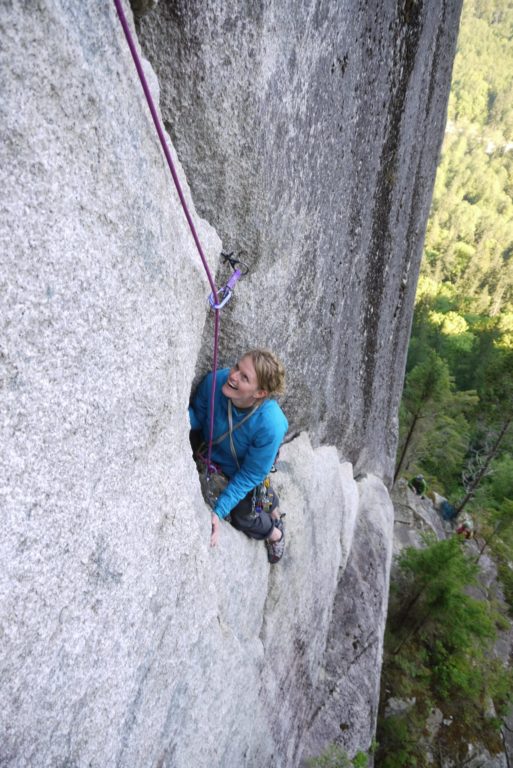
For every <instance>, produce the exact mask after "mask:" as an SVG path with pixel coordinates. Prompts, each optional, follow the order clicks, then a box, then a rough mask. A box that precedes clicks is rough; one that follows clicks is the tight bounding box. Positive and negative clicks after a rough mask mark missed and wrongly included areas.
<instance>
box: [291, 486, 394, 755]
mask: <svg viewBox="0 0 513 768" xmlns="http://www.w3.org/2000/svg"><path fill="white" fill-rule="evenodd" d="M358 491H359V500H360V501H359V504H360V510H359V515H358V518H357V525H356V530H355V533H354V538H353V544H352V548H351V554H350V558H349V562H348V563H347V567H346V568H345V569H344V571H343V575H342V576H341V578H340V581H339V586H338V590H337V595H336V598H335V603H334V606H333V618H332V622H331V630H330V633H329V636H328V642H327V645H326V653H325V656H324V661H323V668H322V672H321V675H320V679H319V684H318V686H317V689H316V691H315V701H314V706H313V708H312V713H311V716H310V721H309V723H308V728H307V729H306V730H305V735H304V741H303V748H304V752H303V757H304V758H305V759H306V758H308V757H314V756H316V755H318V754H320V753H321V752H322V751H323V750H324V749H325V748H326V746H327V745H328V744H330V743H337V744H339V745H340V746H342V747H343V748H344V749H345V750H346V752H347V753H348V754H350V755H354V754H355V753H356V752H358V750H360V749H362V748H363V749H367V748H368V747H369V746H370V744H371V742H372V739H373V736H374V733H375V730H376V722H377V716H378V701H379V677H380V670H381V659H382V651H383V629H384V626H385V622H386V613H387V604H388V583H389V577H390V566H391V560H392V552H391V548H390V541H391V539H392V537H393V528H394V509H393V506H392V502H391V500H390V498H389V496H388V493H387V490H386V488H385V487H384V485H383V483H382V482H381V481H380V480H379V479H378V478H376V477H372V476H368V477H365V478H362V479H361V480H360V481H359V482H358ZM304 765H306V763H304Z"/></svg>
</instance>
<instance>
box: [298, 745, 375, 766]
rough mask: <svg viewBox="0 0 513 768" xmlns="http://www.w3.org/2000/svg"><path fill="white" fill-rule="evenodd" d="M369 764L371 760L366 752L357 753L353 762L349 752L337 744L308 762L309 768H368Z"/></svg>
mask: <svg viewBox="0 0 513 768" xmlns="http://www.w3.org/2000/svg"><path fill="white" fill-rule="evenodd" d="M368 764H369V758H368V755H367V754H366V753H365V752H357V753H356V755H355V756H354V757H353V759H352V760H351V759H350V758H349V757H348V755H347V752H345V751H344V750H343V749H342V747H339V746H338V745H337V744H330V745H329V747H328V748H327V749H326V750H325V751H324V752H323V753H322V755H319V757H314V758H311V759H310V760H308V766H309V768H367V766H368Z"/></svg>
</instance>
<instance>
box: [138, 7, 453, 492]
mask: <svg viewBox="0 0 513 768" xmlns="http://www.w3.org/2000/svg"><path fill="white" fill-rule="evenodd" d="M460 7H461V2H459V0H458V1H457V2H451V3H448V2H446V1H445V0H435V2H424V1H423V0H419V1H418V2H411V0H401V1H400V2H392V0H386V2H381V3H370V4H369V3H367V2H358V0H343V1H342V2H336V3H334V2H330V0H304V1H303V2H301V3H299V4H298V3H296V2H289V0H279V2H274V1H272V0H271V1H270V2H266V3H255V2H253V0H247V1H246V0H242V2H241V1H240V0H237V2H235V0H228V2H224V1H223V2H217V0H209V2H208V3H206V4H205V3H202V2H197V1H196V0H192V2H190V0H187V2H185V1H184V0H178V1H177V0H173V1H172V2H171V0H161V2H160V3H159V5H158V7H157V8H156V10H155V11H153V12H151V13H149V14H148V15H147V16H146V17H144V19H143V20H142V21H141V38H142V43H143V47H144V49H145V51H146V52H147V54H148V57H149V58H150V60H151V61H152V63H153V65H154V67H155V69H156V71H157V73H158V76H159V80H160V82H161V87H162V109H163V114H164V116H165V118H166V121H167V124H168V126H169V129H170V132H171V134H172V136H173V139H174V140H175V141H176V145H177V147H178V151H179V154H180V157H181V158H182V160H183V162H184V165H185V168H186V169H187V174H188V177H189V178H190V181H191V184H192V188H193V190H194V196H195V200H196V203H197V205H198V207H199V210H200V211H201V212H202V213H203V214H204V215H205V216H206V217H207V218H208V220H209V221H210V222H212V223H213V224H214V226H215V227H216V228H217V230H218V231H219V233H220V235H221V237H222V239H223V243H224V245H225V247H226V248H230V249H232V248H235V249H236V250H237V249H244V250H245V251H246V253H247V259H248V262H249V263H250V265H251V277H250V279H248V280H247V282H246V283H245V284H243V285H242V286H241V288H240V289H239V291H238V300H237V301H238V303H237V305H234V306H233V307H232V310H233V314H232V315H231V316H230V315H229V313H227V315H228V317H227V319H226V320H225V326H224V327H225V329H226V333H225V334H224V349H225V351H226V352H227V354H229V353H232V354H233V353H235V350H237V349H239V348H240V347H241V346H242V347H244V346H245V345H247V344H255V343H258V344H266V345H269V346H271V347H274V348H277V349H279V350H280V352H281V354H282V355H283V357H284V359H285V362H286V363H287V365H288V368H289V370H290V387H289V395H288V398H287V401H286V405H287V413H288V414H289V417H290V421H291V423H292V425H293V428H295V429H300V428H308V430H309V432H310V434H311V435H312V437H313V438H314V439H315V440H316V441H318V442H328V443H332V444H336V445H337V446H338V447H339V448H340V449H341V451H342V453H343V455H344V456H345V457H347V458H348V459H349V460H351V461H352V462H353V463H354V464H356V465H357V466H358V467H360V468H362V469H364V470H365V471H373V472H376V473H377V474H378V475H380V476H384V477H386V478H388V477H389V476H390V473H391V468H392V463H393V457H394V455H395V449H396V439H397V420H396V417H397V408H398V402H399V397H400V392H401V387H402V377H403V370H404V360H405V351H406V346H407V340H408V335H409V329H410V320H411V313H412V304H413V299H414V295H415V287H416V281H417V272H418V265H419V261H420V256H421V249H422V241H423V236H424V229H425V221H426V218H427V213H428V209H429V204H430V199H431V191H432V184H433V179H434V173H435V166H436V159H437V154H438V150H439V146H440V142H441V139H442V135H443V131H444V125H445V111H446V101H447V95H448V89H449V84H450V73H451V68H452V60H453V55H454V46H455V40H456V33H457V26H458V18H459V12H460Z"/></svg>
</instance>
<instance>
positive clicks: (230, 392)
mask: <svg viewBox="0 0 513 768" xmlns="http://www.w3.org/2000/svg"><path fill="white" fill-rule="evenodd" d="M221 392H222V393H223V395H226V397H229V398H230V400H231V401H232V403H233V404H234V406H235V407H236V408H251V407H252V406H253V405H255V403H258V402H259V401H260V400H263V399H264V398H266V397H267V395H268V393H267V392H266V390H265V389H261V388H260V386H259V384H258V379H257V375H256V371H255V366H254V365H253V361H252V359H251V358H250V357H241V359H240V360H239V362H238V363H235V365H234V366H233V368H232V369H231V370H230V373H229V374H228V379H227V380H226V384H223V387H222V389H221Z"/></svg>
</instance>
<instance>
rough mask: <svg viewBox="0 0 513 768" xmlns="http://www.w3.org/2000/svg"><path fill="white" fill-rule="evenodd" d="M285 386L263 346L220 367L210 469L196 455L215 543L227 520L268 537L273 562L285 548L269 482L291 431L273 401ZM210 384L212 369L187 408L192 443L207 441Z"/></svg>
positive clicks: (257, 535)
mask: <svg viewBox="0 0 513 768" xmlns="http://www.w3.org/2000/svg"><path fill="white" fill-rule="evenodd" d="M284 385H285V370H284V368H283V365H282V364H281V362H280V361H279V360H278V358H277V357H276V356H275V355H274V354H273V353H272V352H269V351H268V350H265V349H254V350H251V351H249V352H246V353H245V354H244V355H242V357H241V358H240V360H239V361H238V363H236V364H235V365H234V367H233V368H231V369H228V368H225V369H223V370H220V371H218V372H217V373H216V390H215V397H214V432H213V442H212V456H211V459H212V460H211V471H210V472H209V473H207V472H206V462H205V458H204V456H202V455H201V449H200V452H199V453H196V458H197V460H199V462H200V477H201V478H202V489H203V491H204V495H205V496H206V499H207V501H208V503H209V504H210V505H211V506H212V508H213V512H212V537H211V545H212V546H215V545H216V544H217V539H218V534H219V520H220V519H221V520H222V519H227V518H228V519H229V521H230V522H231V524H232V525H233V526H234V527H235V528H237V529H238V530H240V531H243V532H244V533H245V534H246V535H247V536H249V537H250V538H252V539H259V540H263V541H265V544H266V546H267V555H268V559H269V562H270V563H276V562H278V560H280V559H281V557H282V556H283V552H284V549H285V533H284V528H283V521H282V520H281V517H280V513H279V507H278V501H279V500H278V496H277V494H276V493H275V492H274V491H273V489H272V488H271V487H270V486H269V483H268V480H266V478H267V475H268V474H269V472H270V470H271V467H272V466H273V464H274V461H275V459H276V456H277V453H278V450H279V448H280V445H281V443H282V441H283V438H284V436H285V434H286V432H287V429H288V422H287V419H286V418H285V414H284V413H283V411H282V410H281V408H280V406H279V405H278V403H277V402H276V401H275V400H274V399H272V398H273V396H274V395H279V394H282V393H283V391H284ZM211 387H212V373H209V374H208V375H207V376H206V377H205V378H204V379H203V381H202V382H201V384H200V385H199V387H198V389H197V391H196V393H195V395H194V397H193V399H192V404H191V406H190V408H189V416H190V422H191V428H192V435H191V442H192V444H193V447H196V446H197V444H198V442H199V441H200V440H203V441H206V440H208V436H209V428H210V410H211V403H210V391H211ZM201 462H202V464H201Z"/></svg>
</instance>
